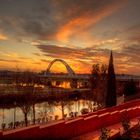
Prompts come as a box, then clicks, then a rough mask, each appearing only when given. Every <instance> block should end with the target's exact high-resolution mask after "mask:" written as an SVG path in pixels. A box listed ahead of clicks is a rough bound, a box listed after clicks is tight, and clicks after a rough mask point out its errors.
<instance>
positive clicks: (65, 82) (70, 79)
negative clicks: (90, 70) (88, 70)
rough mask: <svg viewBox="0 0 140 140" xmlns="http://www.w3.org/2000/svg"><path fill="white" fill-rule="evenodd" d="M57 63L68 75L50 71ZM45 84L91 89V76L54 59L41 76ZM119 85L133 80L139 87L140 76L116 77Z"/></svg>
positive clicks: (122, 75)
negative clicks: (64, 68)
mask: <svg viewBox="0 0 140 140" xmlns="http://www.w3.org/2000/svg"><path fill="white" fill-rule="evenodd" d="M55 62H61V63H62V64H63V65H64V66H65V67H66V70H67V73H66V74H64V73H51V72H50V69H51V67H52V65H53V64H54V63H55ZM40 76H41V77H42V78H43V79H44V80H45V82H46V83H47V82H51V83H52V85H53V86H56V87H57V86H58V87H64V88H89V87H90V77H91V75H90V74H76V73H75V72H74V71H73V70H72V68H71V67H70V66H69V65H68V64H67V63H66V62H65V61H64V60H61V59H54V60H53V61H52V62H51V63H50V64H49V65H48V68H47V70H46V71H44V72H43V73H42V74H41V75H40ZM116 79H117V83H119V85H121V84H124V83H126V82H127V81H130V80H131V79H133V80H134V81H135V82H136V83H137V86H140V76H134V75H124V74H120V75H119V74H118V75H116Z"/></svg>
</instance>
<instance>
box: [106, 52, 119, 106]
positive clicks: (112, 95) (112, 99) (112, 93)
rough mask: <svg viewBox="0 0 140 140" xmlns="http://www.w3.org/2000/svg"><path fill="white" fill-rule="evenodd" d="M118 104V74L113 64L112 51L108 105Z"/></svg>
mask: <svg viewBox="0 0 140 140" xmlns="http://www.w3.org/2000/svg"><path fill="white" fill-rule="evenodd" d="M116 104H117V95H116V76H115V71H114V65H113V55H112V51H111V54H110V60H109V66H108V75H107V94H106V107H111V106H115V105H116Z"/></svg>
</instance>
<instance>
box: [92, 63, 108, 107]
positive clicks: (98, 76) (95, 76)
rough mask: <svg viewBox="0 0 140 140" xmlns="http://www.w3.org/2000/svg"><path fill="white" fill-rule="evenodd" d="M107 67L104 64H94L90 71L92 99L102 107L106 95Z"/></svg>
mask: <svg viewBox="0 0 140 140" xmlns="http://www.w3.org/2000/svg"><path fill="white" fill-rule="evenodd" d="M106 72H107V66H106V65H105V64H102V65H99V64H94V65H93V66H92V71H91V90H92V91H93V93H94V98H95V100H96V101H97V102H99V103H101V104H102V105H104V104H105V94H106V75H107V73H106Z"/></svg>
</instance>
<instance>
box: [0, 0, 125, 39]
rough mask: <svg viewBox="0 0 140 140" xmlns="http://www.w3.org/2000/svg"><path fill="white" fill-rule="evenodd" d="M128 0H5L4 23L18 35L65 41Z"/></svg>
mask: <svg viewBox="0 0 140 140" xmlns="http://www.w3.org/2000/svg"><path fill="white" fill-rule="evenodd" d="M124 1H126V0H122V1H119V2H118V1H116V0H108V1H107V0H102V1H99V0H86V1H85V0H77V1H74V0H70V1H65V0H60V1H59V2H58V1H57V0H52V1H48V0H43V1H39V0H30V1H27V0H24V1H22V0H12V1H9V0H1V2H0V3H1V4H0V16H1V23H0V27H1V28H2V29H3V30H4V31H5V32H6V33H7V32H8V33H9V34H13V33H14V34H15V36H21V37H23V36H24V37H26V36H27V35H32V36H34V37H36V38H38V39H42V40H46V39H47V40H55V39H57V40H59V41H63V40H64V41H65V40H67V39H69V38H71V37H72V36H73V35H74V34H77V33H79V32H82V30H84V29H87V28H89V27H90V26H93V25H94V24H96V23H97V22H99V21H100V20H102V19H103V18H105V17H107V16H109V15H110V14H112V13H113V12H115V11H116V10H118V8H120V7H121V6H122V5H123V4H124ZM17 11H20V12H17Z"/></svg>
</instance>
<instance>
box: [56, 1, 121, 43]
mask: <svg viewBox="0 0 140 140" xmlns="http://www.w3.org/2000/svg"><path fill="white" fill-rule="evenodd" d="M122 5H123V3H120V2H116V4H112V5H107V6H105V7H104V8H102V9H100V11H96V12H93V11H88V12H85V13H84V14H82V15H80V16H79V17H76V18H73V19H72V20H70V21H69V22H67V23H66V24H65V25H63V26H62V27H60V28H59V30H58V32H57V33H56V38H57V40H59V41H62V42H67V41H68V40H69V38H70V37H72V36H75V35H76V34H79V35H80V32H83V31H84V30H85V29H88V28H89V27H90V26H94V25H95V24H96V23H98V22H99V21H101V20H102V19H104V18H105V17H107V16H109V15H111V14H112V13H114V12H115V11H117V10H118V9H119V8H120V7H121V6H122Z"/></svg>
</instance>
